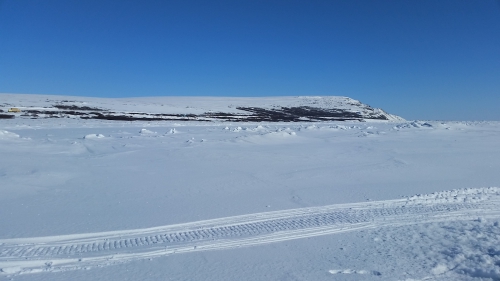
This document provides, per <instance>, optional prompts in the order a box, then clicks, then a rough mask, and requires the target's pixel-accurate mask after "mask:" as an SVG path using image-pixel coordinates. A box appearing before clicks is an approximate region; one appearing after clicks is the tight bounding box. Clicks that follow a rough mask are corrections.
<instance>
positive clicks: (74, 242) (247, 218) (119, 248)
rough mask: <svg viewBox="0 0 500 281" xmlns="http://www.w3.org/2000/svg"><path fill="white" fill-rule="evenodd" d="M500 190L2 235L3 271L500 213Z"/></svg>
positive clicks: (0, 257) (108, 261) (67, 267)
mask: <svg viewBox="0 0 500 281" xmlns="http://www.w3.org/2000/svg"><path fill="white" fill-rule="evenodd" d="M499 207H500V189H497V188H483V189H467V190H459V191H451V192H442V193H435V194H431V195H420V196H414V197H410V198H407V199H400V200H388V201H377V202H363V203H355V204H341V205H330V206H323V207H313V208H301V209H293V210H285V211H277V212H267V213H258V214H251V215H244V216H236V217H228V218H220V219H213V220H206V221H198V222H192V223H185V224H177V225H167V226H162V227H154V228H147V229H136V230H125V231H111V232H102V233H88V234H75V235H61V236H50V237H35V238H19V239H3V240H0V268H1V270H2V272H0V273H12V272H14V273H15V272H25V273H27V272H31V273H34V272H40V271H58V270H70V269H77V268H82V267H92V266H102V265H105V264H114V263H119V262H126V261H131V260H136V259H144V258H151V257H157V256H164V255H169V254H174V253H182V252H192V251H202V250H215V249H227V248H234V247H243V246H251V245H257V244H264V243H272V242H277V241H285V240H290V239H298V238H303V237H312V236H318V235H326V234H332V233H339V232H346V231H354V230H359V229H365V228H375V227H389V226H396V225H404V224H416V223H427V222H436V221H448V220H459V219H470V218H477V217H478V216H480V217H500V208H499Z"/></svg>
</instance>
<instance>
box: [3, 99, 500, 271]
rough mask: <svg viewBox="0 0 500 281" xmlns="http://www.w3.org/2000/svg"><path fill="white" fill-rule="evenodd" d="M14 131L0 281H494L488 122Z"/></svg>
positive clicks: (12, 126) (497, 220) (100, 124)
mask: <svg viewBox="0 0 500 281" xmlns="http://www.w3.org/2000/svg"><path fill="white" fill-rule="evenodd" d="M0 97H1V98H3V99H2V100H0V104H2V106H3V107H2V108H3V110H4V112H2V114H7V112H6V111H7V110H5V109H6V108H8V107H14V106H17V107H19V108H21V109H22V110H23V109H25V108H33V107H34V106H37V104H36V103H37V102H38V101H39V100H43V101H46V100H47V99H49V98H47V96H36V95H0ZM66 98H68V97H62V98H60V99H66ZM70 98H71V97H70ZM73 98H74V99H79V100H80V101H79V102H87V103H86V104H88V105H89V106H90V107H93V106H96V104H97V102H95V100H93V99H91V98H88V101H86V100H85V99H86V98H81V97H79V98H76V97H73ZM50 99H51V101H53V100H54V99H57V97H55V96H51V97H50ZM311 99H318V98H311ZM129 100H130V101H131V102H130V103H128V106H130V107H133V106H134V105H133V101H134V100H135V101H138V104H141V107H142V109H141V110H142V111H143V112H146V113H148V112H156V111H154V107H155V106H156V105H154V103H152V104H151V106H152V107H151V108H148V107H147V106H145V105H144V103H141V102H140V100H139V99H129ZM156 100H157V101H158V99H156ZM166 100H167V98H165V100H163V101H162V102H165V101H166ZM191 100H193V99H191ZM106 101H107V102H108V103H109V104H112V100H111V99H108V100H106ZM122 101H123V100H120V99H117V100H116V101H115V103H116V104H119V103H120V102H122ZM216 101H219V102H220V104H222V102H221V99H214V100H213V101H211V99H210V98H204V103H203V108H204V110H206V109H208V110H210V108H215V107H216V106H217V102H216ZM182 102H183V101H182V99H181V98H177V104H182ZM211 102H214V103H215V105H212V104H211ZM231 102H232V103H235V104H236V103H238V102H241V100H240V101H239V100H238V99H237V98H234V99H233V100H231ZM248 102H249V100H247V101H243V103H248ZM274 102H275V103H276V104H279V103H280V101H279V99H278V98H276V100H275V101H274ZM288 103H290V100H288ZM102 104H103V103H101V104H100V105H101V106H102ZM165 104H166V102H165ZM200 104H201V103H200ZM288 105H289V104H288ZM39 106H40V108H44V106H45V105H39ZM220 106H221V108H222V105H220ZM106 108H111V105H110V106H108V107H106ZM176 108H178V109H179V112H177V113H180V114H184V113H185V112H184V113H183V112H182V111H181V110H180V108H182V107H181V106H177V107H176ZM113 110H115V111H120V112H122V113H123V112H127V110H128V109H127V108H120V107H119V106H118V105H115V107H114V109H113ZM352 110H353V111H355V110H356V109H355V108H354V109H352ZM219 111H220V110H219ZM198 113H202V110H200V112H198ZM22 114H23V112H21V113H15V118H13V119H0V280H335V281H338V280H407V281H409V280H500V188H499V187H500V172H499V171H500V145H499V143H500V122H441V121H403V120H402V119H400V118H398V117H397V116H393V115H387V116H392V118H388V119H390V121H381V120H364V121H366V122H360V121H346V122H340V121H324V122H229V121H220V120H219V121H217V120H216V121H211V122H207V121H115V120H96V119H80V118H77V117H74V116H73V117H71V116H70V117H67V118H66V117H65V118H45V116H38V117H39V118H36V119H31V118H33V116H21V115H22ZM384 114H385V113H384ZM391 120H392V121H391ZM361 121H363V120H361Z"/></svg>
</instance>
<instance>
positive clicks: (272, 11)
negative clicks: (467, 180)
mask: <svg viewBox="0 0 500 281" xmlns="http://www.w3.org/2000/svg"><path fill="white" fill-rule="evenodd" d="M0 92H11V93H37V94H60V95H79V96H97V97H130V96H169V95H190V96H199V95H203V96H281V95H291V96H295V95H341V96H348V97H352V98H355V99H358V100H360V101H362V102H364V103H368V104H370V105H372V106H374V107H380V108H383V109H385V110H386V111H388V112H391V113H394V114H398V115H401V116H403V117H405V118H407V119H440V120H447V119H448V120H449V119H455V120H457V119H459V120H500V1H499V0H481V1H472V0H450V1H446V0H411V1H410V0H408V1H405V0H393V1H384V0H371V1H356V0H345V1H341V0H325V1H312V0H311V1H306V0H301V1H294V0H284V1H273V0H264V1H259V0H227V1H217V0H213V1H212V0H209V1H205V0H202V1H189V0H179V1H167V0H163V1H153V0H151V1H147V0H143V1H127V0H120V1H119V0H116V1H106V0H96V1H94V0H84V1H76V0H39V1H37V0H0Z"/></svg>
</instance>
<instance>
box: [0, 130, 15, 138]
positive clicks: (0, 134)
mask: <svg viewBox="0 0 500 281" xmlns="http://www.w3.org/2000/svg"><path fill="white" fill-rule="evenodd" d="M15 138H19V135H18V134H16V133H12V132H9V131H3V130H0V140H1V139H15Z"/></svg>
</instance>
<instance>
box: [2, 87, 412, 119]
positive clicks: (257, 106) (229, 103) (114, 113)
mask: <svg viewBox="0 0 500 281" xmlns="http://www.w3.org/2000/svg"><path fill="white" fill-rule="evenodd" d="M11 107H16V108H19V109H21V110H22V111H23V114H18V116H19V117H20V118H63V117H76V118H87V119H106V120H144V121H153V120H154V121H158V120H178V121H187V120H190V121H194V120H198V121H214V120H219V121H221V120H222V121H294V122H297V121H332V120H339V121H342V120H366V119H368V120H370V119H374V120H389V121H404V119H402V118H401V117H398V116H395V115H392V114H388V113H386V112H384V111H383V110H381V109H377V108H372V107H370V106H368V105H365V104H362V103H361V102H359V101H357V100H353V99H350V98H347V97H336V96H325V97H311V96H305V97H261V98H236V97H151V98H120V99H105V98H81V97H65V96H44V95H19V94H0V110H3V111H4V112H6V111H8V109H9V108H11Z"/></svg>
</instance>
